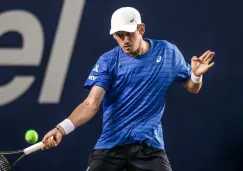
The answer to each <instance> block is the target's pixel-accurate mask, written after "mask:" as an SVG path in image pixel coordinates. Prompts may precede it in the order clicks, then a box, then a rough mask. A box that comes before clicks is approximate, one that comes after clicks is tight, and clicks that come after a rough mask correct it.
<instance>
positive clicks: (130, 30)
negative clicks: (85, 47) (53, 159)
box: [42, 7, 214, 171]
mask: <svg viewBox="0 0 243 171" xmlns="http://www.w3.org/2000/svg"><path fill="white" fill-rule="evenodd" d="M144 33H145V24H144V23H142V21H141V16H140V14H139V12H138V11H137V10H136V9H134V8H131V7H123V8H120V9H118V10H116V11H115V12H114V13H113V15H112V17H111V29H110V34H111V35H112V36H113V37H114V39H115V40H116V41H117V43H118V45H119V46H117V47H115V48H113V49H112V50H110V51H109V52H106V53H104V54H103V55H102V56H100V58H99V59H98V61H97V63H96V64H95V66H94V68H93V69H92V71H91V73H90V75H89V77H88V79H87V81H86V82H85V85H84V87H85V88H88V89H90V93H89V95H88V97H87V98H86V99H85V100H84V102H82V103H81V104H80V105H78V106H77V108H76V109H75V110H74V111H73V112H72V113H71V115H70V116H69V117H68V118H67V119H65V120H64V121H62V122H61V123H59V124H58V125H57V126H56V127H55V128H54V129H53V130H51V131H50V132H48V133H47V134H46V135H45V136H44V138H43V140H42V141H43V143H44V144H45V147H44V148H43V150H45V149H50V148H52V147H55V146H57V145H58V144H59V143H60V142H61V140H62V137H63V136H64V135H67V134H69V133H71V132H72V131H73V130H74V129H76V128H78V127H80V126H82V125H84V124H85V123H86V122H88V121H89V120H90V119H91V118H92V117H93V116H94V115H95V114H96V112H97V111H98V110H99V108H100V106H101V103H103V127H102V133H101V136H100V137H99V139H98V141H97V143H96V145H95V147H94V150H93V151H92V153H91V155H90V158H89V161H88V168H87V170H88V171H105V170H106V171H120V170H123V169H126V170H128V171H136V170H151V171H171V170H172V169H171V166H170V162H169V160H168V158H167V155H166V151H165V146H164V139H163V134H162V132H163V131H162V125H161V118H162V116H163V113H164V109H165V101H166V94H167V90H168V88H169V86H170V85H171V84H172V83H174V82H177V83H181V84H182V85H183V86H184V87H185V89H186V90H188V91H189V92H191V93H195V94H196V93H198V92H199V90H200V89H201V86H202V76H203V74H204V73H205V72H207V71H208V69H209V68H211V67H212V66H213V65H214V62H211V60H212V58H213V56H214V52H211V51H209V50H208V51H206V52H205V53H204V54H203V55H202V56H200V57H196V56H194V57H192V59H191V65H189V64H188V63H186V62H185V60H184V57H183V55H182V54H181V52H180V51H179V50H178V48H177V47H176V46H175V45H174V44H171V43H169V42H168V41H165V40H152V39H149V38H143V35H144ZM50 137H54V138H53V139H51V138H50Z"/></svg>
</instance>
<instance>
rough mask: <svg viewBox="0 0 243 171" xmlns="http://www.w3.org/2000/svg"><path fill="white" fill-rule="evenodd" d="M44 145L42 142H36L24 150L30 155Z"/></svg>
mask: <svg viewBox="0 0 243 171" xmlns="http://www.w3.org/2000/svg"><path fill="white" fill-rule="evenodd" d="M43 146H44V144H43V143H42V142H39V143H37V144H34V145H32V146H30V147H28V148H25V149H24V150H23V151H24V153H25V155H28V154H31V153H33V152H36V151H38V150H40V149H41V148H42V147H43Z"/></svg>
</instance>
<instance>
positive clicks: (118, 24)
mask: <svg viewBox="0 0 243 171" xmlns="http://www.w3.org/2000/svg"><path fill="white" fill-rule="evenodd" d="M138 24H142V21H141V16H140V14H139V12H138V10H136V9H135V8H132V7H122V8H119V9H118V10H116V11H115V12H114V13H113V14H112V17H111V29H110V34H113V33H115V32H117V31H126V32H135V31H136V29H137V25H138Z"/></svg>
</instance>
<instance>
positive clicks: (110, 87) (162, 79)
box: [84, 39, 191, 149]
mask: <svg viewBox="0 0 243 171" xmlns="http://www.w3.org/2000/svg"><path fill="white" fill-rule="evenodd" d="M146 40H148V41H150V45H151V46H150V49H149V51H148V52H147V53H146V54H143V55H140V56H137V57H132V56H129V55H127V54H126V53H125V52H124V51H123V50H122V49H121V48H120V47H119V46H117V47H115V48H114V49H112V50H110V51H109V52H107V53H105V54H103V55H102V56H101V57H100V58H99V59H98V61H97V63H96V64H95V66H94V68H93V69H92V71H91V73H90V75H89V77H88V79H87V81H86V82H85V85H84V87H85V88H88V89H90V88H92V86H94V85H96V86H100V87H102V88H104V89H105V90H106V95H105V97H104V100H103V127H102V133H101V136H100V137H99V139H98V142H97V143H96V145H95V149H110V148H112V147H115V146H120V145H125V144H131V143H142V142H145V143H146V144H147V145H148V146H151V147H153V148H160V149H164V139H163V134H162V133H163V131H162V125H161V118H162V116H163V112H164V108H165V101H166V94H167V90H168V87H169V86H170V85H171V83H173V82H179V83H183V82H187V81H188V80H189V79H190V76H191V67H190V65H189V64H188V63H186V62H185V60H184V57H183V55H182V54H181V52H180V51H179V50H178V48H177V47H176V46H175V45H173V44H171V43H169V42H168V41H164V40H151V39H146Z"/></svg>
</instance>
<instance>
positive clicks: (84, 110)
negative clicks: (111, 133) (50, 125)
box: [68, 100, 99, 128]
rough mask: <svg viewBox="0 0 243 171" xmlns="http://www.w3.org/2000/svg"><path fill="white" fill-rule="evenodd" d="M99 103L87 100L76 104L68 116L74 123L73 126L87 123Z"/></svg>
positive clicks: (97, 108)
mask: <svg viewBox="0 0 243 171" xmlns="http://www.w3.org/2000/svg"><path fill="white" fill-rule="evenodd" d="M98 110H99V105H96V104H91V103H90V102H89V101H88V100H85V101H84V102H83V103H81V104H80V105H78V106H77V107H76V109H75V110H74V111H73V112H72V113H71V115H70V116H69V117H68V119H70V120H71V121H72V123H73V124H74V126H75V128H77V127H79V126H82V125H84V124H85V123H87V122H88V121H89V120H90V119H91V118H93V116H94V115H95V114H96V113H97V112H98Z"/></svg>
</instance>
